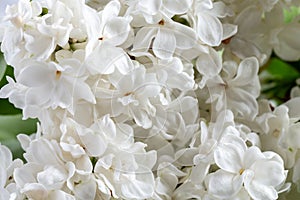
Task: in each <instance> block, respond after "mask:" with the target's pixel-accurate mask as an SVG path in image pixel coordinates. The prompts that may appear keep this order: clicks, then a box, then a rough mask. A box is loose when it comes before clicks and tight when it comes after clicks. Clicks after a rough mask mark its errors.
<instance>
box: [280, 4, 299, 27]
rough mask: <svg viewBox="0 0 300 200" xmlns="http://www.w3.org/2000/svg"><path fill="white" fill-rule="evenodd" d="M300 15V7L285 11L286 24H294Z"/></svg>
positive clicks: (292, 7)
mask: <svg viewBox="0 0 300 200" xmlns="http://www.w3.org/2000/svg"><path fill="white" fill-rule="evenodd" d="M299 14H300V7H296V6H291V7H290V8H289V9H285V10H283V15H284V22H285V23H290V22H292V21H293V20H294V19H295V18H296V17H297V16H298V15H299Z"/></svg>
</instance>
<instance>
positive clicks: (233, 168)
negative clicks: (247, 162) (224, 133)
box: [214, 144, 244, 173]
mask: <svg viewBox="0 0 300 200" xmlns="http://www.w3.org/2000/svg"><path fill="white" fill-rule="evenodd" d="M243 153H244V152H243V149H239V148H238V147H236V146H234V145H231V144H221V145H219V146H218V147H217V149H216V150H215V152H214V159H215V162H216V164H217V165H218V166H219V167H220V168H221V169H223V170H225V171H227V172H231V173H238V172H239V170H240V169H242V168H243V165H242V162H243Z"/></svg>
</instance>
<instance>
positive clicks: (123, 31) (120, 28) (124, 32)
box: [103, 17, 130, 46]
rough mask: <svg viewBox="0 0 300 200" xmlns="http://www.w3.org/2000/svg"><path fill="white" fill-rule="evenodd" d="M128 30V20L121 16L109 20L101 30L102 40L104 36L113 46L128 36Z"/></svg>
mask: <svg viewBox="0 0 300 200" xmlns="http://www.w3.org/2000/svg"><path fill="white" fill-rule="evenodd" d="M129 31H130V26H129V22H128V21H127V20H125V19H123V18H121V17H116V18H112V19H111V20H109V21H108V22H107V23H106V25H105V27H104V30H103V35H104V41H105V40H106V38H107V39H108V40H109V43H110V44H112V45H113V46H117V45H121V44H122V43H123V42H125V40H126V39H127V37H128V34H129Z"/></svg>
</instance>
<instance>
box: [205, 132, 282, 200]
mask: <svg viewBox="0 0 300 200" xmlns="http://www.w3.org/2000/svg"><path fill="white" fill-rule="evenodd" d="M214 159H215V162H216V164H217V165H218V167H220V169H219V170H217V171H216V172H214V173H212V174H210V175H208V176H207V178H206V181H205V182H206V186H207V188H208V192H209V193H211V194H212V195H214V196H216V197H219V198H231V197H232V196H234V195H235V194H237V193H238V192H239V191H240V189H241V188H242V187H244V188H245V189H246V191H247V192H248V193H249V195H250V196H251V197H252V198H253V199H277V198H278V194H277V193H278V191H277V190H276V189H277V186H280V185H281V184H282V183H283V182H284V180H285V179H286V175H287V171H285V170H284V166H283V160H282V158H281V157H280V156H279V155H278V154H276V153H274V152H261V150H260V149H259V148H258V147H256V146H252V147H249V148H247V146H246V144H245V142H244V141H243V140H241V139H240V138H239V137H236V136H225V137H223V138H222V140H221V144H220V145H219V146H218V147H217V149H216V151H215V152H214ZM220 181H222V187H218V184H220Z"/></svg>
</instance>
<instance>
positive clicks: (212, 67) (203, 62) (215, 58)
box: [196, 48, 222, 77]
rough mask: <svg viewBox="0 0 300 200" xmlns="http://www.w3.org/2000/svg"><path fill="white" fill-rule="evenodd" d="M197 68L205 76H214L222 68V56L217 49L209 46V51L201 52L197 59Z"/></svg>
mask: <svg viewBox="0 0 300 200" xmlns="http://www.w3.org/2000/svg"><path fill="white" fill-rule="evenodd" d="M196 67H197V70H198V71H199V72H200V73H201V74H202V75H204V76H208V77H214V76H216V75H218V74H219V73H220V71H221V69H222V58H221V57H220V55H219V54H218V52H217V51H216V50H214V49H213V48H209V53H207V54H204V53H201V54H200V55H199V56H198V58H197V61H196Z"/></svg>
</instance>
